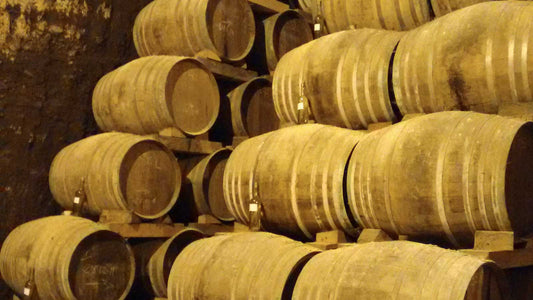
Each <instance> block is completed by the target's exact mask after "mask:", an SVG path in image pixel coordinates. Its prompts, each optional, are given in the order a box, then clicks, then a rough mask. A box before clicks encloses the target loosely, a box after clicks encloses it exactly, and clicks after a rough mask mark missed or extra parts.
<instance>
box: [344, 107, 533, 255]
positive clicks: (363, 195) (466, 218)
mask: <svg viewBox="0 0 533 300" xmlns="http://www.w3.org/2000/svg"><path fill="white" fill-rule="evenodd" d="M532 167H533V123H528V122H524V121H520V120H516V119H508V118H503V117H499V116H495V115H485V114H479V113H472V112H442V113H435V114H429V115H426V116H422V117H417V118H413V119H410V120H408V121H404V122H400V123H398V124H396V125H393V126H391V127H388V128H386V129H383V130H380V131H376V132H372V133H370V134H368V135H366V136H365V137H364V138H363V139H361V141H360V142H359V144H358V145H357V147H356V148H355V150H354V153H353V155H352V158H351V161H350V164H349V170H348V178H347V187H348V198H349V207H350V209H351V211H352V213H353V216H354V217H355V219H356V221H357V223H358V224H359V225H360V226H362V227H363V228H378V229H383V230H385V231H386V232H387V233H389V234H390V235H392V236H395V235H400V234H401V235H408V236H409V237H412V238H414V239H424V240H426V239H429V240H437V241H448V242H450V243H452V244H453V245H455V246H467V247H470V246H472V245H473V239H474V234H475V231H477V230H488V231H514V233H515V236H516V237H517V238H518V237H521V236H525V235H529V234H531V232H532V230H533V214H532V209H533V200H532V198H531V194H532V193H533V177H532V176H529V173H530V171H531V168H532Z"/></svg>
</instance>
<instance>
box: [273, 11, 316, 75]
mask: <svg viewBox="0 0 533 300" xmlns="http://www.w3.org/2000/svg"><path fill="white" fill-rule="evenodd" d="M263 23H264V24H265V45H266V58H267V64H268V69H269V70H270V71H271V72H272V71H274V70H275V69H276V65H277V64H278V62H279V60H280V58H281V57H282V56H283V55H285V53H287V52H289V51H291V50H292V49H294V48H296V47H298V46H301V45H303V44H305V43H307V42H310V41H312V40H313V32H312V31H311V26H310V25H309V23H308V22H307V20H306V19H305V17H304V16H303V15H302V14H301V13H299V12H298V11H297V10H286V11H284V12H281V13H278V14H275V15H273V16H271V17H269V18H267V19H265V20H264V21H263Z"/></svg>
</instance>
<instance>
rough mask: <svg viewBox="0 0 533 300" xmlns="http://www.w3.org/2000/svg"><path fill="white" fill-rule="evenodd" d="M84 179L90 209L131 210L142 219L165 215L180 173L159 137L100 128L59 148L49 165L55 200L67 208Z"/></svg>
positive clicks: (175, 195)
mask: <svg viewBox="0 0 533 300" xmlns="http://www.w3.org/2000/svg"><path fill="white" fill-rule="evenodd" d="M83 181H84V183H83V190H84V192H85V194H86V198H87V202H86V203H85V205H84V208H85V209H86V210H87V212H88V213H89V214H92V215H99V214H100V213H101V212H102V211H103V210H131V211H133V213H135V214H137V215H138V216H140V217H142V218H146V219H157V218H159V217H161V216H163V215H165V214H166V213H167V212H168V211H169V210H170V209H171V208H172V207H173V206H174V204H175V203H176V200H177V198H178V195H179V192H180V186H181V173H180V170H179V166H178V163H177V160H176V158H175V157H174V154H173V153H172V152H171V151H170V150H168V149H167V148H166V147H165V146H164V145H163V144H161V143H160V142H158V141H156V140H154V139H151V138H148V137H141V136H136V135H132V134H127V133H103V134H98V135H95V136H92V137H88V138H85V139H83V140H81V141H78V142H76V143H74V144H72V145H69V146H67V147H65V148H63V150H61V151H60V152H59V153H58V154H57V155H56V157H55V158H54V161H53V162H52V166H51V168H50V177H49V183H50V190H51V192H52V195H53V196H54V198H55V200H56V201H57V202H58V203H59V204H60V205H61V206H62V207H63V208H65V209H68V210H72V208H73V199H74V196H75V194H76V191H77V190H78V189H80V185H81V183H82V182H83Z"/></svg>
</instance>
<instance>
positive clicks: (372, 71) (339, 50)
mask: <svg viewBox="0 0 533 300" xmlns="http://www.w3.org/2000/svg"><path fill="white" fill-rule="evenodd" d="M403 35H404V33H400V32H392V31H384V30H377V29H358V30H348V31H343V32H338V33H334V34H329V35H327V36H324V37H322V38H319V39H317V40H314V41H312V42H310V43H307V44H305V45H303V46H300V47H298V48H296V49H294V50H292V51H290V52H289V53H287V54H286V55H285V56H283V57H282V58H281V60H280V62H279V64H278V66H277V69H276V72H275V73H274V79H273V85H272V90H273V97H274V104H275V108H276V113H277V114H278V116H279V117H280V119H281V120H282V121H284V122H288V123H298V104H299V103H300V101H301V98H302V96H305V98H306V99H307V100H308V101H309V107H310V110H311V113H312V115H313V116H314V119H315V120H316V121H317V122H318V123H323V124H329V125H335V126H339V127H345V128H352V129H358V128H366V127H367V126H368V125H369V124H371V123H378V122H388V121H392V120H395V114H394V111H393V109H392V106H391V97H390V95H389V75H388V74H389V66H390V61H391V57H392V55H393V51H394V49H395V47H396V45H397V44H398V41H399V40H400V38H401V37H402V36H403Z"/></svg>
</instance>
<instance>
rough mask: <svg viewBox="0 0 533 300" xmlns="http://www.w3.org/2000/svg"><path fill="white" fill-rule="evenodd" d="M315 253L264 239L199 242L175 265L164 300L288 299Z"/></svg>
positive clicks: (249, 236) (223, 238)
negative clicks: (298, 277) (303, 268)
mask: <svg viewBox="0 0 533 300" xmlns="http://www.w3.org/2000/svg"><path fill="white" fill-rule="evenodd" d="M316 253H318V250H317V249H315V248H313V247H309V246H306V245H304V244H302V243H298V242H295V241H292V240H290V239H288V238H286V237H282V236H277V235H273V234H269V233H257V232H256V233H235V234H226V235H221V236H216V237H213V238H209V239H203V240H199V241H196V242H194V243H192V244H191V245H189V246H188V247H187V248H185V249H184V250H183V251H182V252H181V254H180V255H179V256H178V258H177V259H176V261H175V263H174V266H173V267H172V271H171V273H170V279H169V284H168V285H169V286H168V299H169V300H178V299H179V300H189V299H190V300H193V299H203V300H215V299H235V300H247V299H257V300H270V299H283V300H285V299H291V297H290V296H291V294H292V288H293V286H294V281H295V278H296V277H297V274H298V273H299V271H300V270H301V267H302V266H303V265H304V264H305V263H306V262H307V261H308V260H309V259H310V258H311V257H312V256H313V255H315V254H316Z"/></svg>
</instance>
